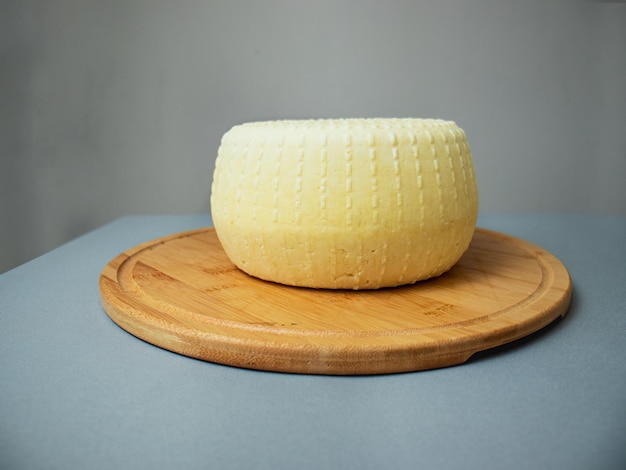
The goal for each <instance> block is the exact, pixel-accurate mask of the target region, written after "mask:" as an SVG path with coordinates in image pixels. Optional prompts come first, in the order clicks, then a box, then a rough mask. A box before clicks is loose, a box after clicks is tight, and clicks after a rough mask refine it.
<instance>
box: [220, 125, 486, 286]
mask: <svg viewBox="0 0 626 470" xmlns="http://www.w3.org/2000/svg"><path fill="white" fill-rule="evenodd" d="M211 206H212V215H213V221H214V225H215V229H216V232H217V234H218V237H219V239H220V241H221V243H222V246H223V247H224V250H225V252H226V254H227V255H228V257H229V258H230V259H231V261H232V262H233V263H234V264H235V265H236V266H238V267H239V268H240V269H242V270H243V271H245V272H247V273H248V274H250V275H252V276H256V277H259V278H261V279H265V280H270V281H275V282H279V283H282V284H288V285H295V286H306V287H316V288H334V289H376V288H381V287H391V286H397V285H403V284H410V283H414V282H416V281H419V280H423V279H427V278H430V277H433V276H438V275H440V274H442V273H444V272H446V271H447V270H449V269H450V268H451V267H452V266H453V265H454V263H456V261H458V259H459V258H460V257H461V255H462V254H463V253H464V252H465V250H466V249H467V247H468V246H469V243H470V241H471V238H472V235H473V232H474V228H475V224H476V216H477V212H478V194H477V188H476V181H475V175H474V167H473V162H472V156H471V153H470V149H469V146H468V143H467V140H466V137H465V133H464V132H463V130H461V129H460V128H459V127H458V126H457V125H456V124H455V123H453V122H450V121H442V120H432V119H344V120H302V121H268V122H256V123H248V124H243V125H239V126H235V127H233V128H232V129H231V130H230V131H228V132H227V133H226V134H225V135H224V137H223V138H222V143H221V145H220V148H219V150H218V157H217V160H216V168H215V173H214V178H213V186H212V192H211Z"/></svg>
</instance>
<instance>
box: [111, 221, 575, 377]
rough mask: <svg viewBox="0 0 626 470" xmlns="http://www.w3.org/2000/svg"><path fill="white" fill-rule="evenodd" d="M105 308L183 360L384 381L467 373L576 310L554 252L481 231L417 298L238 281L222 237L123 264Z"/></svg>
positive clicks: (179, 241)
mask: <svg viewBox="0 0 626 470" xmlns="http://www.w3.org/2000/svg"><path fill="white" fill-rule="evenodd" d="M100 292H101V300H102V305H103V307H104V310H105V311H106V313H107V314H108V315H109V316H110V317H111V319H112V320H113V321H114V322H115V323H117V324H118V325H119V326H120V327H121V328H123V329H124V330H126V331H128V332H129V333H131V334H133V335H135V336H137V337H138V338H141V339H143V340H145V341H147V342H149V343H152V344H154V345H157V346H159V347H162V348H165V349H168V350H170V351H174V352H176V353H179V354H183V355H186V356H190V357H194V358H198V359H202V360H206V361H211V362H216V363H221V364H227V365H232V366H238V367H245V368H251V369H260V370H269V371H281V372H294V373H311V374H380V373H392V372H405V371H416V370H424V369H430V368H436V367H444V366H450V365H455V364H461V363H463V362H465V361H467V360H468V359H469V358H470V357H471V356H472V354H474V353H475V352H478V351H483V350H485V349H489V348H493V347H496V346H499V345H502V344H504V343H507V342H510V341H513V340H516V339H518V338H521V337H523V336H526V335H528V334H530V333H533V332H535V331H537V330H539V329H541V328H542V327H544V326H546V325H547V324H549V323H550V322H552V321H553V320H554V319H556V318H557V317H559V316H564V315H565V314H566V312H567V308H568V306H569V302H570V295H571V281H570V276H569V274H568V272H567V269H566V268H565V267H564V266H563V264H562V263H561V262H560V261H559V260H558V259H557V258H555V257H554V256H553V255H552V254H550V253H549V252H547V251H545V250H543V249H541V248H540V247H538V246H536V245H533V244H531V243H528V242H526V241H523V240H520V239H518V238H514V237H511V236H508V235H505V234H501V233H497V232H492V231H488V230H484V229H477V230H476V233H475V235H474V238H473V240H472V243H471V245H470V248H469V249H468V251H467V252H466V253H465V255H464V256H463V257H462V258H461V260H460V261H459V262H458V263H457V264H456V265H455V267H454V268H453V269H452V270H451V271H449V272H448V273H446V274H444V275H443V276H440V277H438V278H435V279H432V280H428V281H423V282H420V283H417V284H414V285H410V286H403V287H396V288H389V289H380V290H371V291H346V290H316V289H307V288H299V287H289V286H284V285H280V284H274V283H271V282H267V281H262V280H259V279H256V278H253V277H250V276H248V275H247V274H245V273H243V272H242V271H240V270H238V269H237V268H236V267H235V266H234V265H233V264H232V263H231V262H230V261H229V260H228V258H227V257H226V255H225V253H224V251H223V250H222V247H221V245H220V243H219V240H218V238H217V236H216V234H215V231H214V229H213V228H205V229H200V230H193V231H189V232H184V233H179V234H175V235H171V236H168V237H164V238H160V239H157V240H153V241H150V242H147V243H144V244H142V245H139V246H137V247H135V248H132V249H130V250H128V251H126V252H124V253H122V254H120V255H119V256H117V257H116V258H114V259H113V260H112V261H111V262H110V263H109V264H108V265H107V266H106V267H105V268H104V270H103V271H102V274H101V277H100Z"/></svg>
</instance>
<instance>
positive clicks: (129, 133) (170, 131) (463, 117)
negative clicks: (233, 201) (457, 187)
mask: <svg viewBox="0 0 626 470" xmlns="http://www.w3.org/2000/svg"><path fill="white" fill-rule="evenodd" d="M0 35H1V36H0V247H2V248H1V251H0V272H2V271H3V270H6V269H9V268H11V267H13V266H15V265H17V264H19V263H22V262H24V261H26V260H28V259H31V258H33V257H35V256H37V255H39V254H41V253H43V252H45V251H47V250H50V249H52V248H54V247H55V246H57V245H59V244H61V243H64V242H65V241H67V240H69V239H72V238H74V237H76V236H78V235H80V234H82V233H84V232H86V231H89V230H92V229H94V228H96V227H98V226H100V225H102V224H104V223H107V222H109V221H111V220H113V219H116V218H118V217H120V216H122V215H124V214H132V213H143V214H149V213H190V214H191V213H208V212H209V210H210V206H209V194H210V182H211V176H212V171H213V164H214V159H215V155H216V152H217V147H218V145H219V140H220V137H221V135H222V134H223V133H224V132H226V131H227V130H228V129H229V128H230V127H231V126H233V125H235V124H239V123H241V122H245V121H252V120H261V119H277V118H310V117H314V118H318V117H439V118H444V119H450V120H454V121H456V122H457V123H458V124H459V125H460V126H461V127H463V128H464V129H465V131H466V133H467V135H468V138H469V141H470V146H471V148H472V153H473V155H474V160H475V164H476V171H477V177H478V184H479V191H480V196H481V211H483V212H485V211H488V212H494V211H508V212H522V211H541V212H553V211H570V212H594V213H612V214H622V215H624V214H626V189H624V186H625V185H624V182H626V138H625V137H624V134H625V129H626V91H625V88H626V87H625V85H624V83H625V79H626V54H625V53H624V46H626V5H624V4H623V3H602V2H583V1H578V2H575V1H569V2H565V1H551V2H544V1H538V0H532V1H524V2H522V1H518V2H515V3H513V2H510V1H495V0H494V1H464V2H461V1H459V2H447V1H440V2H435V1H431V2H423V1H414V2H409V1H389V0H387V1H382V0H381V1H337V0H333V1H327V0H316V1H306V2H304V1H287V0H284V1H275V0H269V1H263V2H261V1H256V2H253V1H232V0H231V1H204V2H201V1H176V2H174V1H164V0H159V1H156V0H153V1H138V0H137V1H134V0H123V1H122V0H116V1H106V2H105V1H96V0H75V1H69V0H51V1H35V0H17V1H6V0H4V1H0Z"/></svg>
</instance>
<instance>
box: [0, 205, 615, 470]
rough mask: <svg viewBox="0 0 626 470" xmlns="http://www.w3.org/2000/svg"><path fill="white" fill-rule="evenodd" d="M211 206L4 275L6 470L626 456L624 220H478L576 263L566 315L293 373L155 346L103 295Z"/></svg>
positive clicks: (586, 463)
mask: <svg viewBox="0 0 626 470" xmlns="http://www.w3.org/2000/svg"><path fill="white" fill-rule="evenodd" d="M210 224H211V220H210V218H209V217H208V216H136V217H125V218H122V219H120V220H118V221H116V222H114V223H112V224H109V225H107V226H105V227H102V228H101V229H98V230H96V231H94V232H92V233H89V234H87V235H85V236H83V237H81V238H79V239H77V240H75V241H73V242H71V243H68V244H66V245H64V246H62V247H60V248H58V249H56V250H54V251H52V252H50V253H48V254H46V255H44V256H42V257H40V258H37V259H35V260H33V261H31V262H29V263H27V264H25V265H23V266H20V267H18V268H16V269H14V270H12V271H9V272H7V273H5V274H2V275H0V468H1V469H13V468H25V469H39V468H42V469H43V468H45V469H68V468H89V469H100V468H102V469H111V468H133V469H143V468H146V469H159V468H168V469H169V468H181V469H182V468H199V469H200V468H202V469H205V468H220V469H229V468H255V469H259V468H261V469H264V468H268V469H269V468H272V469H276V468H299V469H301V468H360V469H364V468H440V469H452V468H459V469H460V468H463V469H466V468H520V469H521V468H528V469H531V468H532V469H537V468H567V469H589V468H594V469H609V468H626V450H624V447H626V446H625V444H626V339H625V334H626V218H625V217H609V216H585V215H573V214H551V215H504V214H500V215H496V214H488V215H482V214H481V216H480V217H479V226H481V227H485V228H490V229H494V230H498V231H501V232H505V233H508V234H511V235H514V236H517V237H520V238H523V239H526V240H528V241H530V242H533V243H535V244H537V245H539V246H541V247H543V248H545V249H547V250H548V251H550V252H552V253H553V254H554V255H556V256H557V257H558V258H559V259H560V260H561V261H562V262H563V263H564V264H565V265H566V267H567V268H568V269H569V271H570V274H571V276H572V280H573V288H574V291H573V299H572V304H571V307H570V310H569V313H568V314H567V316H566V317H565V318H564V319H563V320H560V321H557V322H555V323H553V324H552V325H550V326H548V327H547V328H545V329H544V330H541V331H540V332H538V333H535V334H533V335H531V336H530V337H528V338H525V339H523V340H519V341H517V342H515V343H512V344H510V345H506V346H503V347H500V348H496V349H495V350H492V351H490V352H485V353H479V354H477V355H476V356H474V357H473V358H472V359H471V360H470V361H469V362H468V363H466V364H464V365H461V366H456V367H449V368H444V369H437V370H431V371H423V372H414V373H407V374H395V375H381V376H365V377H331V376H312V375H291V374H280V373H269V372H259V371H253V370H246V369H238V368H234V367H228V366H223V365H218V364H211V363H206V362H202V361H198V360H194V359H190V358H187V357H184V356H180V355H177V354H174V353H171V352H169V351H165V350H162V349H159V348H157V347H154V346H151V345H149V344H147V343H145V342H143V341H141V340H139V339H136V338H135V337H133V336H131V335H129V334H128V333H126V332H125V331H123V330H122V329H120V328H119V327H117V326H116V325H115V324H114V323H113V322H112V321H111V320H110V319H109V318H108V316H107V315H106V314H105V312H104V310H102V308H101V306H100V299H99V290H98V278H99V275H100V271H101V270H102V268H103V267H104V265H105V264H106V263H107V262H108V261H109V260H110V259H111V258H113V257H114V256H115V255H117V254H118V253H120V252H121V251H124V250H126V249H128V248H131V247H133V246H135V245H137V244H139V243H142V242H145V241H148V240H151V239H153V238H158V237H161V236H163V235H166V234H170V233H176V232H180V231H184V230H189V229H193V228H198V227H203V226H207V225H210Z"/></svg>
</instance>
